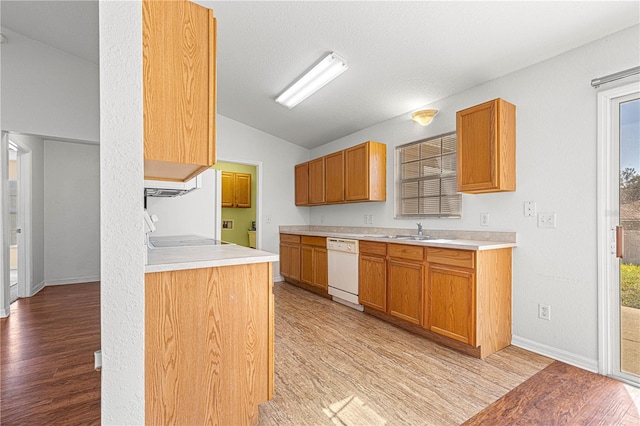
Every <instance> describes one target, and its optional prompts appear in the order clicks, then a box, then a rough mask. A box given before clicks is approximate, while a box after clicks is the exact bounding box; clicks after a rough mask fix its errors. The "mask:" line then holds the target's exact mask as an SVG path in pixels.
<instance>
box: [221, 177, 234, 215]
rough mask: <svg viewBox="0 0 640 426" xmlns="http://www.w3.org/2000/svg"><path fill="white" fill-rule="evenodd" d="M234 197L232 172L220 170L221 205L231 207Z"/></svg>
mask: <svg viewBox="0 0 640 426" xmlns="http://www.w3.org/2000/svg"><path fill="white" fill-rule="evenodd" d="M235 199H236V194H235V185H234V179H233V173H232V172H222V207H233V206H234V203H235Z"/></svg>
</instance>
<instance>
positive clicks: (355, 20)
mask: <svg viewBox="0 0 640 426" xmlns="http://www.w3.org/2000/svg"><path fill="white" fill-rule="evenodd" d="M29 3H39V4H38V5H36V7H34V6H33V5H31V6H28V4H29ZM42 3H47V5H46V6H43V5H42ZM196 3H199V4H202V5H205V6H207V7H210V8H212V9H213V10H214V14H215V16H216V17H217V18H218V58H217V62H218V112H219V113H220V114H222V115H224V116H226V117H229V118H231V119H234V120H237V121H239V122H242V123H245V124H247V125H249V126H251V127H254V128H256V129H259V130H262V131H264V132H267V133H270V134H272V135H275V136H278V137H280V138H282V139H285V140H288V141H290V142H292V143H295V144H298V145H301V146H304V147H307V148H312V147H316V146H319V145H322V144H324V143H326V142H330V141H332V140H334V139H337V138H340V137H342V136H346V135H348V134H350V133H353V132H355V131H358V130H361V129H363V128H366V127H368V126H370V125H373V124H375V123H378V122H381V121H384V120H387V119H390V118H393V117H397V116H399V115H402V114H405V113H407V114H408V113H409V112H411V111H412V110H415V109H418V108H419V107H421V106H423V105H426V104H428V103H431V102H433V101H436V100H438V99H442V98H444V97H447V96H450V95H452V94H455V93H459V92H461V91H464V90H466V89H468V88H470V87H473V86H476V85H478V84H482V83H484V82H486V81H489V80H492V79H495V78H497V77H500V76H503V75H505V74H508V73H510V72H513V71H516V70H518V69H522V68H524V67H527V66H529V65H532V64H534V63H537V62H540V61H543V60H545V59H548V58H551V57H553V56H556V55H558V54H561V53H563V52H566V51H568V50H571V49H573V48H576V47H578V46H581V45H584V44H586V43H589V42H591V41H594V40H597V39H599V38H602V37H604V36H606V35H608V34H612V33H614V32H617V31H620V30H622V29H624V28H627V27H630V26H633V25H636V24H638V23H640V2H637V1H627V2H612V1H605V2H597V1H576V2H482V1H476V2H444V1H437V2H431V1H422V2H409V1H382V2H371V1H353V2H351V1H341V2H338V1H296V2H282V1H252V2H242V1H196ZM7 12H8V13H7ZM92 20H93V21H92ZM2 25H3V26H5V27H7V28H9V29H11V30H13V31H15V32H18V33H21V34H24V35H26V36H28V37H31V38H33V39H36V40H40V41H42V42H44V43H48V44H51V45H53V46H54V47H56V48H58V49H61V50H66V51H68V52H70V53H72V54H74V55H77V56H80V57H83V58H85V59H87V60H90V61H93V62H97V40H98V35H97V12H96V8H95V2H86V1H85V2H55V1H54V2H30V1H19V2H11V1H6V0H3V1H2ZM331 51H335V52H337V53H338V54H340V55H341V56H343V57H344V58H345V59H346V60H347V62H348V64H349V69H348V70H347V71H346V72H345V73H344V74H342V75H341V76H339V77H338V78H337V79H336V80H334V81H332V82H331V83H329V84H328V85H327V86H325V87H324V88H322V89H321V90H320V91H319V92H317V93H316V94H314V95H313V96H311V97H310V98H308V99H307V100H305V101H303V102H302V103H300V104H299V105H298V106H296V107H295V108H293V109H291V110H288V109H286V108H284V107H282V106H281V105H279V104H276V103H275V102H274V99H275V97H276V96H277V95H278V94H279V93H280V92H281V91H282V90H283V89H284V88H286V87H287V86H288V85H289V84H290V83H291V82H292V81H293V80H294V79H296V78H297V77H298V76H300V74H301V73H303V72H304V71H305V70H306V69H307V68H309V66H311V65H312V64H313V63H315V62H316V61H318V60H319V59H320V58H321V57H322V56H323V55H325V54H326V53H328V52H331ZM635 54H636V55H637V52H636V53H635Z"/></svg>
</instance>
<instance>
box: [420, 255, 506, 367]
mask: <svg viewBox="0 0 640 426" xmlns="http://www.w3.org/2000/svg"><path fill="white" fill-rule="evenodd" d="M427 262H428V270H427V278H426V287H427V291H426V294H427V296H426V298H427V300H428V303H427V309H426V310H425V312H424V327H425V328H427V329H429V330H431V331H432V332H434V333H437V334H439V335H442V336H445V337H448V338H450V339H453V340H456V341H459V342H462V343H464V344H466V345H469V346H471V347H473V348H476V350H477V356H478V357H480V358H484V357H486V356H488V355H491V354H492V353H494V352H496V351H499V350H500V349H502V348H505V347H507V346H509V345H510V344H511V276H512V266H511V262H512V250H511V249H510V248H504V249H495V250H480V251H470V250H456V249H443V248H428V249H427Z"/></svg>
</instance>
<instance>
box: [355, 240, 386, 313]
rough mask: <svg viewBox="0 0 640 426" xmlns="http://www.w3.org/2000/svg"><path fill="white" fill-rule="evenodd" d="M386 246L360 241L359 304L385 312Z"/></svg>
mask: <svg viewBox="0 0 640 426" xmlns="http://www.w3.org/2000/svg"><path fill="white" fill-rule="evenodd" d="M386 257H387V244H386V243H376V242H371V241H360V258H359V279H358V280H359V283H358V287H359V296H358V297H359V302H360V304H361V305H364V306H367V307H369V308H373V309H376V310H378V311H382V312H386V311H387V258H386Z"/></svg>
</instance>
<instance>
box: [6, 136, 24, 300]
mask: <svg viewBox="0 0 640 426" xmlns="http://www.w3.org/2000/svg"><path fill="white" fill-rule="evenodd" d="M8 145H9V146H8V151H9V153H8V154H9V155H8V158H9V168H8V172H9V176H8V183H9V195H8V196H9V303H13V302H15V301H16V300H18V261H19V260H20V259H19V257H18V236H19V235H20V234H21V233H22V229H21V228H20V227H19V226H18V147H17V146H16V144H15V143H14V142H13V141H11V140H9V144H8Z"/></svg>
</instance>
